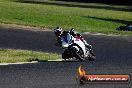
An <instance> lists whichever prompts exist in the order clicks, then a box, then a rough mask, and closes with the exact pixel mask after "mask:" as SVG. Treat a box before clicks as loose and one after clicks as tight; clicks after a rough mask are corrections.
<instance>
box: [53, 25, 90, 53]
mask: <svg viewBox="0 0 132 88" xmlns="http://www.w3.org/2000/svg"><path fill="white" fill-rule="evenodd" d="M54 33H55V35H56V37H57V40H56V41H57V44H56V45H59V46H61V36H62V35H63V34H65V33H70V35H72V36H73V37H79V38H80V39H81V41H82V42H83V43H84V44H85V46H86V47H87V48H88V49H89V50H90V51H91V52H93V51H92V46H91V45H90V44H88V43H87V42H86V40H84V38H83V37H82V35H81V34H79V33H76V32H75V31H74V29H73V28H72V29H71V30H70V31H69V32H67V31H63V30H62V28H61V27H56V28H55V29H54Z"/></svg>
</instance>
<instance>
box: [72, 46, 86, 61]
mask: <svg viewBox="0 0 132 88" xmlns="http://www.w3.org/2000/svg"><path fill="white" fill-rule="evenodd" d="M72 52H73V54H74V57H75V58H76V59H79V60H80V61H82V62H84V61H85V58H84V56H83V52H82V50H81V49H79V51H78V50H77V49H76V48H75V47H72Z"/></svg>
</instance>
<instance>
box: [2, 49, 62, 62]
mask: <svg viewBox="0 0 132 88" xmlns="http://www.w3.org/2000/svg"><path fill="white" fill-rule="evenodd" d="M59 58H61V56H60V55H58V54H54V53H44V52H37V51H28V50H16V49H0V63H5V62H6V63H8V62H10V63H14V62H29V61H35V60H55V59H59Z"/></svg>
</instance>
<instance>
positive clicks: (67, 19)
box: [0, 0, 132, 35]
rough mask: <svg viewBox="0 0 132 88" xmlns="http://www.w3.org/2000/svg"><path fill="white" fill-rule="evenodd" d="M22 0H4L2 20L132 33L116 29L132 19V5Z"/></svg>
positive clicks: (0, 8)
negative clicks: (26, 1)
mask: <svg viewBox="0 0 132 88" xmlns="http://www.w3.org/2000/svg"><path fill="white" fill-rule="evenodd" d="M19 1H20V0H19ZM19 1H18V0H15V1H14V0H0V22H2V23H13V24H21V25H29V26H35V27H43V28H49V29H53V28H54V27H56V26H61V27H63V28H64V29H66V30H68V29H70V28H72V27H73V28H75V29H76V30H77V31H80V32H100V33H105V34H121V35H132V32H129V31H116V30H115V28H116V27H117V26H120V25H125V24H128V23H132V9H131V8H132V7H131V6H117V5H106V4H95V3H77V2H76V3H73V2H63V1H55V0H52V1H50V0H32V1H41V3H39V4H36V3H22V2H19ZM21 1H22V0H21ZM30 1H31V0H30Z"/></svg>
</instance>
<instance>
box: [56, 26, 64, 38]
mask: <svg viewBox="0 0 132 88" xmlns="http://www.w3.org/2000/svg"><path fill="white" fill-rule="evenodd" d="M62 32H63V30H62V28H61V27H56V28H55V29H54V33H55V35H56V36H57V37H59V36H60V35H61V34H62Z"/></svg>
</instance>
